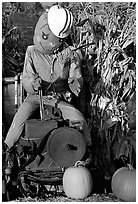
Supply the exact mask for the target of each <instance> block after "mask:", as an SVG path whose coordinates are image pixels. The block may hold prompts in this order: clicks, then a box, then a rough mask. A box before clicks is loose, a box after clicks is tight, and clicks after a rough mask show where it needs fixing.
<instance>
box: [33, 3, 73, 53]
mask: <svg viewBox="0 0 138 204" xmlns="http://www.w3.org/2000/svg"><path fill="white" fill-rule="evenodd" d="M72 21H73V17H72V13H71V12H70V11H68V10H67V9H64V8H62V7H60V6H59V5H55V6H52V7H51V8H50V9H49V11H48V13H46V12H45V13H43V14H42V16H41V17H40V18H39V20H38V22H37V25H36V28H35V33H34V44H35V46H36V48H37V49H38V50H39V51H40V52H41V53H43V54H53V53H54V52H55V51H56V50H57V49H58V48H59V47H60V46H61V44H62V43H63V41H64V40H65V38H66V37H67V36H68V35H69V33H70V30H71V26H72Z"/></svg>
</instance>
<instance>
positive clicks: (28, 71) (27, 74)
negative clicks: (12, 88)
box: [23, 47, 35, 94]
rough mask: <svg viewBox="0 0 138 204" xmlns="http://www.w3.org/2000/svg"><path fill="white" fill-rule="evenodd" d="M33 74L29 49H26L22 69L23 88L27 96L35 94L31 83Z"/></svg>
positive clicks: (33, 77)
mask: <svg viewBox="0 0 138 204" xmlns="http://www.w3.org/2000/svg"><path fill="white" fill-rule="evenodd" d="M34 79H35V73H34V70H33V68H32V56H31V47H28V48H27V50H26V55H25V62H24V68H23V87H24V89H25V90H26V91H27V93H29V94H35V92H34V89H33V86H32V82H34Z"/></svg>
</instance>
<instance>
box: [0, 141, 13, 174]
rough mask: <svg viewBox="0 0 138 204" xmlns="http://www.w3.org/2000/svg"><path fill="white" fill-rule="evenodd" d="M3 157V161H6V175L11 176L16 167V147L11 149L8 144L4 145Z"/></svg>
mask: <svg viewBox="0 0 138 204" xmlns="http://www.w3.org/2000/svg"><path fill="white" fill-rule="evenodd" d="M2 155H3V158H2V160H3V161H4V160H5V161H4V162H3V163H4V171H5V174H7V175H9V174H11V171H12V169H13V166H14V147H11V148H9V147H8V146H7V145H6V144H4V147H3V154H2Z"/></svg>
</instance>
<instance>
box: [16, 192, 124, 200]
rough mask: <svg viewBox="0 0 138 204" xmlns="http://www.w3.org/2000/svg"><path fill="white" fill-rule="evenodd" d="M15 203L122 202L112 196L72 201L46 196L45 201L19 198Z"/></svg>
mask: <svg viewBox="0 0 138 204" xmlns="http://www.w3.org/2000/svg"><path fill="white" fill-rule="evenodd" d="M16 202H123V201H122V200H121V199H119V198H117V197H116V196H114V195H113V194H111V193H110V194H92V195H90V196H88V197H87V198H85V199H83V200H81V199H77V200H76V199H72V198H68V197H66V196H65V195H62V196H48V197H47V198H45V199H40V198H39V199H38V198H34V199H32V198H30V197H28V198H21V199H18V200H16Z"/></svg>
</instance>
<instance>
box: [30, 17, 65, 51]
mask: <svg viewBox="0 0 138 204" xmlns="http://www.w3.org/2000/svg"><path fill="white" fill-rule="evenodd" d="M34 44H35V46H36V47H37V49H38V50H39V51H40V52H41V53H43V54H52V53H54V51H55V50H56V49H57V48H59V46H60V45H61V44H62V39H60V38H58V37H56V36H55V35H54V34H53V33H52V32H51V30H50V29H49V26H48V23H47V16H46V14H43V15H42V16H41V17H40V19H39V20H38V23H37V25H36V28H35V33H34Z"/></svg>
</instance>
